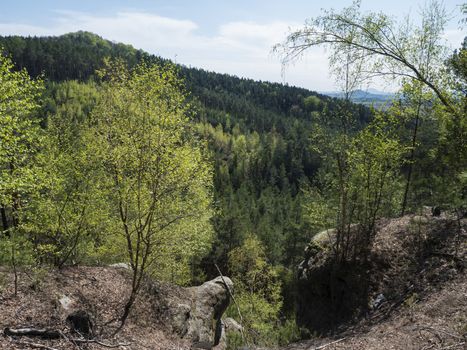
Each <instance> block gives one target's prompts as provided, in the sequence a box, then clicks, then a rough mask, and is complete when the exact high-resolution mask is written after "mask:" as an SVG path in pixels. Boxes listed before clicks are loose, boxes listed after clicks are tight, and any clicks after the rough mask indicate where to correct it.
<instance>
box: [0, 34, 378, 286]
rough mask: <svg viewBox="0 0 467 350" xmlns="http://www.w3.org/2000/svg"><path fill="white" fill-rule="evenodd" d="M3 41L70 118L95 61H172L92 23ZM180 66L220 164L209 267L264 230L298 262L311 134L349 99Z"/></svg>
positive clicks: (272, 253)
mask: <svg viewBox="0 0 467 350" xmlns="http://www.w3.org/2000/svg"><path fill="white" fill-rule="evenodd" d="M0 47H3V48H4V50H5V51H6V52H7V53H8V54H9V55H11V57H12V59H13V61H14V62H15V64H16V66H17V68H25V69H26V70H27V71H28V73H29V74H30V75H31V76H38V75H40V74H43V75H44V79H46V81H48V84H47V92H46V99H45V101H44V110H43V112H42V114H43V118H44V119H47V118H48V117H49V116H50V115H53V114H54V113H56V111H57V110H63V111H67V112H66V113H68V114H69V116H68V117H69V118H71V120H81V121H84V120H86V118H88V113H89V111H90V110H92V107H93V103H94V102H93V101H94V100H95V95H96V92H90V91H94V90H95V87H94V85H93V83H92V81H93V80H94V78H95V71H96V70H97V69H99V68H101V67H102V66H103V62H104V58H106V57H111V58H114V59H115V58H121V59H123V60H124V61H125V62H126V64H127V65H128V66H130V67H131V66H134V65H136V64H137V63H138V62H140V61H143V60H144V61H146V62H150V63H155V64H162V65H163V64H167V63H168V62H169V61H168V60H165V59H163V58H160V57H157V56H154V55H150V54H148V53H146V52H144V51H142V50H136V49H135V48H133V47H131V46H130V45H125V44H120V43H113V42H111V41H108V40H105V39H102V38H101V37H99V36H97V35H95V34H92V33H88V32H77V33H70V34H66V35H62V36H59V37H19V36H10V37H0ZM177 67H178V70H179V73H180V75H181V76H182V78H183V79H184V81H185V84H186V89H187V90H188V91H189V93H190V94H191V96H192V98H193V104H194V105H195V107H196V110H197V113H196V115H195V116H194V117H193V118H194V120H193V121H194V122H195V123H196V130H197V131H198V133H199V134H200V135H201V137H202V138H204V139H207V140H208V142H209V147H210V149H211V150H212V152H213V158H214V165H215V169H214V170H215V174H214V184H215V203H216V205H217V209H218V215H217V216H216V217H215V218H214V220H213V223H214V226H215V230H216V236H217V239H216V240H217V242H218V244H216V246H215V247H214V248H213V249H214V251H213V252H212V254H211V255H210V257H209V258H207V261H204V262H203V265H204V270H205V271H206V272H207V273H208V275H209V276H210V277H214V275H216V271H214V270H213V265H212V262H213V261H217V262H218V263H219V264H220V265H221V267H223V268H224V269H227V253H228V251H229V250H231V249H232V248H233V247H235V246H238V245H239V244H240V243H241V242H242V240H243V239H244V237H245V236H246V235H247V234H248V232H257V233H258V235H259V238H260V239H261V240H262V242H263V244H264V245H265V246H266V247H267V252H268V259H269V260H270V261H271V262H272V263H274V264H284V265H285V266H288V267H292V266H293V264H294V263H295V260H296V256H298V255H299V254H300V252H301V251H302V250H303V248H304V246H305V244H306V242H307V241H308V240H309V238H310V232H309V230H308V229H307V228H306V226H305V219H304V217H303V213H302V204H301V203H302V201H303V194H302V193H301V192H302V188H306V187H307V186H309V184H311V183H313V182H315V177H316V174H317V172H318V171H319V169H320V167H321V163H322V159H321V157H320V155H319V154H318V153H317V152H316V151H315V150H314V149H313V148H314V143H315V141H314V140H313V138H312V135H313V133H314V132H315V129H316V125H317V124H319V123H321V121H320V120H319V119H320V118H322V116H323V115H325V114H328V113H333V111H334V110H336V111H338V110H339V108H340V103H341V102H340V101H339V100H337V99H332V98H329V97H327V96H324V95H320V94H318V93H316V92H312V91H309V90H306V89H303V88H297V87H291V86H287V85H282V84H277V83H268V82H260V81H253V80H251V79H243V78H238V77H235V76H229V75H226V74H218V73H214V72H207V71H205V70H202V69H196V68H189V67H185V66H177ZM74 80H77V83H75V82H74ZM89 90H90V91H89ZM88 99H89V100H88ZM351 108H352V110H353V113H354V114H355V116H356V118H357V120H359V124H360V125H364V124H365V123H367V122H368V120H369V119H370V118H371V117H370V111H369V110H368V109H367V108H365V107H363V106H361V105H353V106H352V107H351ZM76 114H79V115H76ZM45 123H46V122H45ZM246 203H248V204H246ZM266 207H267V208H268V209H267V210H266ZM240 218H241V219H240ZM227 237H228V239H227ZM227 241H228V242H227Z"/></svg>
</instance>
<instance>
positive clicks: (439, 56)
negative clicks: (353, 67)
mask: <svg viewBox="0 0 467 350" xmlns="http://www.w3.org/2000/svg"><path fill="white" fill-rule="evenodd" d="M447 18H448V17H447V15H446V12H445V10H444V8H443V7H442V6H441V4H440V3H438V2H437V1H432V2H430V3H429V5H428V6H427V7H426V8H425V9H424V11H423V13H422V23H421V25H420V27H419V28H416V27H415V26H413V25H412V24H411V22H410V20H409V18H407V19H406V20H405V21H404V22H403V23H402V24H400V25H399V26H398V24H397V23H396V22H395V21H394V20H393V19H391V18H390V17H388V16H387V15H385V14H383V13H368V14H362V13H361V11H360V1H358V0H357V1H354V3H353V5H352V6H350V7H348V8H345V9H344V10H343V11H342V12H341V13H338V12H336V11H334V10H330V11H324V15H323V16H319V17H316V18H314V19H310V20H308V21H307V23H306V25H305V27H304V28H303V29H301V30H297V31H295V32H292V33H291V34H289V36H288V37H287V39H286V41H285V43H283V44H278V45H276V46H275V50H276V51H277V52H280V53H282V54H283V59H282V61H283V63H284V64H287V63H289V62H291V61H293V60H294V59H297V58H298V57H300V55H302V54H303V53H304V52H305V51H306V50H307V49H309V48H310V47H313V46H317V45H325V46H328V47H330V48H331V49H332V50H333V51H332V52H333V55H332V56H333V57H334V61H333V60H331V64H334V66H335V65H336V64H338V57H336V55H335V53H336V52H341V53H342V50H345V51H347V52H349V53H351V54H352V56H353V60H354V61H355V62H358V63H359V64H362V70H361V72H362V73H366V75H365V77H364V78H365V79H369V78H373V77H375V76H390V77H391V78H405V79H411V80H416V81H419V82H421V83H422V84H423V85H426V86H427V87H428V88H430V89H431V90H432V91H433V92H434V93H435V94H436V96H437V97H438V98H439V99H440V101H441V102H442V103H443V105H444V106H445V107H446V108H447V109H448V110H449V111H450V112H451V113H453V114H455V115H460V111H459V110H458V106H456V102H455V100H453V99H452V98H451V96H450V95H449V94H448V93H447V89H446V88H445V87H444V85H445V84H446V82H449V81H447V80H448V79H445V78H446V74H441V73H442V72H444V70H445V69H444V61H445V59H446V57H447V54H448V51H447V50H446V48H445V46H444V45H443V44H442V37H441V35H442V33H443V31H444V27H445V24H446V22H447ZM333 62H334V63H333Z"/></svg>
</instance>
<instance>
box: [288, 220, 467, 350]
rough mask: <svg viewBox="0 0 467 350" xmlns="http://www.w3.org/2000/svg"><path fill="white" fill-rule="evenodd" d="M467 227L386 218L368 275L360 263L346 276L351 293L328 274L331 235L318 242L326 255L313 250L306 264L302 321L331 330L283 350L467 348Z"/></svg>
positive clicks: (465, 223)
mask: <svg viewBox="0 0 467 350" xmlns="http://www.w3.org/2000/svg"><path fill="white" fill-rule="evenodd" d="M466 229H467V219H465V218H464V219H461V220H459V221H458V219H457V218H456V217H455V216H450V215H449V214H447V215H443V216H442V217H433V216H431V214H428V213H426V214H425V215H407V216H404V217H401V218H396V219H390V220H388V219H383V220H381V221H380V223H379V224H378V233H377V235H376V238H375V242H374V244H373V247H372V252H371V257H370V258H369V261H368V262H367V263H366V264H365V265H364V266H363V269H366V271H360V270H359V269H358V265H359V264H356V265H352V266H347V268H346V270H345V274H341V275H339V277H338V278H339V281H340V283H342V284H344V285H345V288H344V289H342V285H338V286H333V285H328V284H327V278H328V277H326V276H327V275H325V274H323V271H327V270H326V259H327V257H326V256H327V254H328V251H327V249H326V247H328V246H329V242H330V241H329V240H332V239H333V238H332V232H331V233H330V234H329V233H328V232H329V231H328V232H325V233H324V234H322V235H317V236H315V237H314V238H313V243H312V244H311V246H316V245H319V246H321V247H323V248H324V250H323V251H322V252H318V253H314V254H313V253H310V250H309V249H308V250H307V251H308V253H306V254H305V256H306V259H305V260H304V262H302V264H301V265H300V269H299V270H300V275H301V278H300V279H301V282H300V284H301V286H300V287H299V290H298V294H299V298H298V300H299V310H300V312H299V313H298V317H299V318H300V319H301V321H300V322H301V323H305V324H308V325H309V328H310V329H319V327H320V326H321V327H323V326H324V328H326V329H328V330H330V329H331V330H330V331H328V332H326V333H325V334H323V337H322V338H318V339H312V340H310V341H308V342H303V343H301V344H292V345H290V346H288V347H285V348H284V349H287V350H301V349H315V348H319V346H323V345H325V344H329V345H327V346H326V349H383V348H384V349H428V348H430V349H431V348H433V349H465V345H466V341H467V339H466V337H467V319H466V317H465V316H466V315H467V275H466V267H467V266H466V261H467V235H466V232H467V230H466ZM336 287H337V290H334V293H342V295H341V298H338V299H333V298H332V293H333V292H332V290H333V289H334V288H336ZM329 290H330V292H329ZM328 293H331V295H329V294H328ZM359 300H361V302H359ZM345 320H347V321H345ZM325 325H327V326H325ZM329 325H331V326H329ZM334 342H335V343H334Z"/></svg>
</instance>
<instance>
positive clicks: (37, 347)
mask: <svg viewBox="0 0 467 350" xmlns="http://www.w3.org/2000/svg"><path fill="white" fill-rule="evenodd" d="M10 340H11V341H12V342H13V343H16V344H20V345H26V346H29V347H30V348H33V349H45V350H58V349H56V348H52V347H50V346H47V345H43V344H38V343H31V342H28V341H21V340H14V339H11V338H10Z"/></svg>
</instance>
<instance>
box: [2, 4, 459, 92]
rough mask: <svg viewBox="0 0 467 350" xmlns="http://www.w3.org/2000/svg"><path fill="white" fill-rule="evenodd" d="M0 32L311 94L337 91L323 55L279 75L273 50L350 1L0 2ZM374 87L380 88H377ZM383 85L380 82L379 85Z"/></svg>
mask: <svg viewBox="0 0 467 350" xmlns="http://www.w3.org/2000/svg"><path fill="white" fill-rule="evenodd" d="M462 2H465V0H446V1H444V4H445V7H446V9H447V11H448V12H449V13H452V20H451V21H450V22H449V25H448V28H447V32H446V39H447V40H448V42H449V43H450V44H451V45H452V47H453V48H455V47H458V46H459V45H460V42H461V40H462V38H463V36H464V35H466V33H465V28H464V31H462V30H461V29H460V28H459V25H458V21H459V19H460V15H459V10H458V5H459V4H461V3H462ZM0 3H1V5H2V6H1V9H2V11H1V12H0V34H1V35H13V34H18V35H60V34H64V33H67V32H71V31H77V30H88V31H91V32H94V33H96V34H99V35H101V36H103V37H104V38H106V39H110V40H114V41H118V42H124V43H127V44H131V45H133V46H135V47H136V48H141V49H144V50H146V51H148V52H150V53H154V54H157V55H160V56H163V57H165V58H170V59H173V60H175V61H177V62H178V63H182V64H185V65H189V66H195V67H201V68H205V69H208V70H213V71H217V72H221V73H229V74H235V75H238V76H243V77H248V78H253V79H259V80H269V81H279V82H286V83H288V84H290V85H297V86H303V87H306V88H310V89H312V90H318V91H330V90H335V86H334V84H333V79H332V78H331V77H330V76H329V73H328V70H327V59H326V54H325V52H324V51H323V50H322V49H314V50H312V51H310V52H309V54H308V55H306V57H304V58H303V60H301V61H299V62H297V63H296V64H295V65H293V66H290V67H288V68H287V69H286V72H285V75H281V65H280V61H279V58H278V57H276V56H274V55H272V54H271V47H272V45H274V44H275V43H277V42H280V41H282V40H283V39H284V38H285V35H286V33H287V32H288V30H289V29H290V28H292V29H293V28H299V27H300V26H301V25H302V24H303V23H304V21H305V19H306V18H309V17H313V16H316V15H318V14H319V13H320V9H321V8H322V7H325V8H330V7H332V8H335V9H340V8H342V7H345V6H348V5H350V4H351V0H345V1H344V0H328V1H326V2H324V1H311V0H308V1H306V0H282V1H276V0H256V1H255V0H249V1H247V0H236V1H233V0H232V1H222V0H217V1H215V0H197V1H194V0H192V1H189V0H171V1H161V0H133V1H131V0H75V1H71V0H60V1H58V0H41V1H37V0H17V1H3V0H0ZM423 4H424V1H423V0H404V1H403V0H392V1H375V0H373V1H370V0H363V1H362V8H363V9H364V10H367V11H384V12H385V13H387V14H389V15H393V16H396V17H399V18H401V17H403V16H404V15H406V14H410V15H411V17H413V18H414V20H416V18H417V17H418V14H419V11H420V8H421V6H422V5H423ZM376 85H378V83H377V84H376ZM381 86H382V84H381V83H379V86H375V87H380V88H381Z"/></svg>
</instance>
